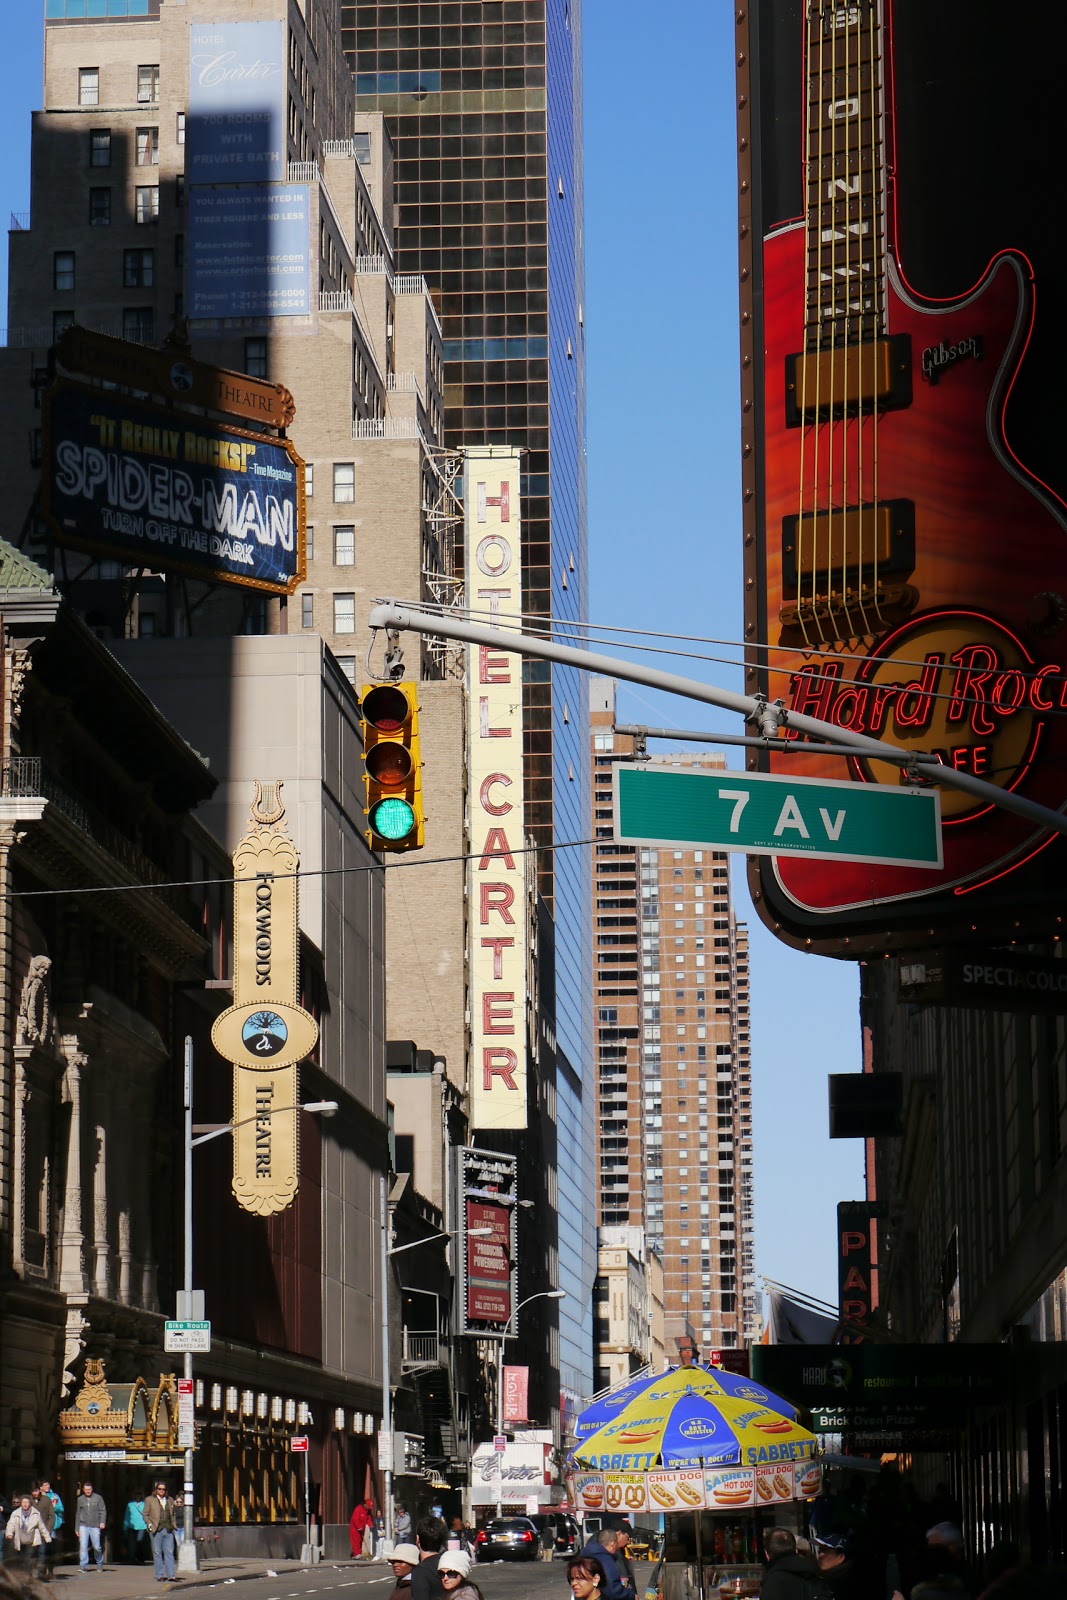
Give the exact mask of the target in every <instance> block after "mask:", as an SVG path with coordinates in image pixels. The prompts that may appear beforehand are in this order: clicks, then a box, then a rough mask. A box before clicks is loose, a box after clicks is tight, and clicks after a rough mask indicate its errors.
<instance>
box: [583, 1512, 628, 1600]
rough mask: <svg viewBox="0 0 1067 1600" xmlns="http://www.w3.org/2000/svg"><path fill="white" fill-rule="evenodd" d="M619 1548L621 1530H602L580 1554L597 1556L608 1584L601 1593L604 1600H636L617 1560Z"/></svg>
mask: <svg viewBox="0 0 1067 1600" xmlns="http://www.w3.org/2000/svg"><path fill="white" fill-rule="evenodd" d="M618 1547H619V1530H618V1529H617V1528H601V1529H600V1530H599V1532H598V1533H596V1534H594V1535H593V1537H592V1538H591V1539H590V1540H589V1542H588V1544H587V1545H586V1547H585V1549H584V1550H582V1551H581V1552H580V1554H581V1555H583V1556H595V1557H596V1559H597V1560H598V1561H599V1562H600V1565H601V1566H602V1567H603V1568H604V1571H605V1573H606V1575H607V1580H608V1581H607V1583H606V1585H605V1586H604V1588H603V1589H602V1590H601V1591H600V1593H601V1595H602V1596H603V1600H634V1592H633V1590H632V1589H630V1588H627V1586H626V1584H625V1583H624V1581H623V1577H622V1573H621V1572H620V1571H619V1564H618V1562H617V1561H616V1560H615V1552H616V1550H617V1549H618Z"/></svg>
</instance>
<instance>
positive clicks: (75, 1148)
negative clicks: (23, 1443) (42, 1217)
mask: <svg viewBox="0 0 1067 1600" xmlns="http://www.w3.org/2000/svg"><path fill="white" fill-rule="evenodd" d="M63 1055H64V1058H65V1060H66V1063H67V1069H66V1072H65V1073H64V1074H63V1103H64V1105H69V1106H70V1129H69V1134H68V1138H67V1170H66V1175H65V1180H64V1185H63V1232H62V1234H61V1235H60V1240H59V1287H60V1289H61V1290H62V1291H63V1292H64V1293H66V1294H84V1292H85V1290H86V1287H87V1285H86V1282H85V1239H84V1236H83V1234H82V1174H81V1141H82V1126H81V1103H82V1094H81V1085H82V1073H83V1072H84V1070H85V1068H86V1067H87V1066H88V1064H89V1060H88V1057H87V1056H85V1055H83V1054H82V1052H81V1051H80V1050H79V1048H78V1037H77V1035H76V1034H64V1036H63ZM79 1348H80V1347H79ZM67 1365H68V1366H69V1365H70V1362H69V1361H68V1363H67Z"/></svg>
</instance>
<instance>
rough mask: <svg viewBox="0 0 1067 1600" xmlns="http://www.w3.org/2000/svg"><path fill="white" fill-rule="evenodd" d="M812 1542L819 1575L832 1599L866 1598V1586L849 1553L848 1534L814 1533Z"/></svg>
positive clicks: (865, 1599) (850, 1599)
mask: <svg viewBox="0 0 1067 1600" xmlns="http://www.w3.org/2000/svg"><path fill="white" fill-rule="evenodd" d="M814 1544H815V1559H816V1560H817V1561H818V1563H819V1576H820V1577H821V1578H822V1580H823V1582H824V1583H825V1584H826V1585H827V1587H828V1588H829V1589H830V1591H831V1594H832V1596H833V1600H867V1594H866V1586H865V1585H864V1583H863V1581H862V1579H861V1577H860V1573H859V1570H858V1568H857V1566H856V1563H855V1561H854V1560H853V1559H852V1555H851V1553H850V1540H849V1536H848V1535H847V1534H844V1533H823V1534H816V1535H815V1540H814Z"/></svg>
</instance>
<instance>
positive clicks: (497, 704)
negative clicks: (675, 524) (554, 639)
mask: <svg viewBox="0 0 1067 1600" xmlns="http://www.w3.org/2000/svg"><path fill="white" fill-rule="evenodd" d="M464 500H465V516H464V532H465V540H466V583H467V604H468V605H469V606H470V607H471V608H472V609H473V610H475V611H479V612H482V613H483V614H484V613H488V615H489V617H490V619H491V621H492V624H493V625H494V626H496V625H497V623H498V619H499V623H500V624H501V625H503V626H504V627H514V626H516V625H517V619H518V617H519V615H520V614H521V611H522V563H521V559H520V544H519V538H520V522H519V453H518V451H517V450H511V449H508V448H504V447H500V446H493V445H489V446H483V447H474V448H471V449H469V450H467V452H466V460H465V467H464ZM467 688H468V694H467V745H468V763H469V783H468V795H469V802H468V803H469V823H470V841H471V844H470V849H471V869H470V871H471V881H470V897H469V902H468V926H469V935H468V937H469V942H470V963H469V970H470V1012H471V1057H470V1125H471V1127H472V1128H484V1129H490V1128H525V1127H526V955H527V950H526V945H527V911H526V857H525V855H524V854H523V853H522V851H523V846H524V844H525V842H526V841H525V826H524V807H523V774H522V661H521V658H520V657H519V656H515V655H508V654H505V653H504V652H502V651H499V650H495V649H493V648H492V647H490V646H488V645H479V646H477V647H476V646H474V645H471V646H470V647H469V648H468V651H467Z"/></svg>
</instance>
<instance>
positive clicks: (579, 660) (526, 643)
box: [369, 600, 1067, 835]
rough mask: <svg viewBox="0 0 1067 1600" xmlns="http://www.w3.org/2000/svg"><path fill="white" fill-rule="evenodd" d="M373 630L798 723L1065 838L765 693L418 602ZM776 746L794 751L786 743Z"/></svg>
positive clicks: (989, 796) (377, 621) (986, 786)
mask: <svg viewBox="0 0 1067 1600" xmlns="http://www.w3.org/2000/svg"><path fill="white" fill-rule="evenodd" d="M369 621H370V626H371V628H372V629H374V630H377V629H379V628H386V629H394V630H396V631H398V632H401V633H403V632H409V633H419V634H431V635H433V636H435V637H437V638H440V639H458V640H460V642H461V643H463V644H484V645H489V646H490V647H491V648H493V649H496V650H505V651H510V653H511V654H512V655H517V656H533V657H536V658H538V659H540V660H542V661H558V662H559V664H560V665H561V666H565V667H576V668H577V669H578V671H579V672H594V673H596V674H597V675H598V676H600V677H605V678H622V679H624V680H626V681H627V682H629V683H640V684H642V685H643V686H644V687H645V688H648V689H662V690H664V691H665V692H666V693H667V694H677V695H681V696H682V697H683V698H685V699H687V700H699V701H702V702H703V703H704V704H705V705H709V706H718V707H720V709H721V710H723V711H734V712H737V713H738V715H740V716H742V717H744V718H745V720H746V722H750V723H753V724H755V726H756V727H757V728H758V729H759V730H760V732H761V733H762V734H764V735H767V736H768V738H770V737H773V734H774V733H776V732H777V731H778V730H779V729H781V728H792V729H794V730H795V731H796V732H797V733H806V734H808V735H810V736H811V737H812V738H815V739H822V740H827V741H829V742H830V743H831V744H835V745H843V746H847V748H848V751H849V754H854V755H857V756H866V757H867V759H868V760H873V761H892V762H895V763H897V764H898V765H899V766H901V767H904V768H911V769H912V770H916V769H919V768H921V769H922V772H923V776H924V778H925V779H927V780H928V781H934V780H935V779H936V782H937V783H941V784H945V785H946V786H947V787H949V788H952V789H962V790H963V791H964V792H965V793H967V794H973V795H974V796H975V797H976V798H977V799H979V800H984V801H985V802H986V804H987V805H995V806H999V807H1000V808H1001V810H1003V811H1013V812H1015V813H1016V815H1017V816H1020V817H1025V818H1026V819H1027V821H1028V822H1036V823H1039V824H1040V825H1041V827H1043V828H1051V829H1053V830H1054V831H1055V832H1056V833H1062V834H1064V835H1067V816H1065V815H1064V813H1063V812H1062V811H1053V810H1052V809H1051V808H1050V807H1049V806H1041V805H1038V804H1037V803H1036V802H1035V801H1033V800H1027V799H1026V798H1025V796H1023V795H1019V794H1013V793H1012V792H1011V791H1010V790H1008V789H998V788H997V786H996V784H994V783H987V782H986V781H985V779H984V778H975V777H973V776H972V774H971V773H969V772H957V771H956V769H955V768H954V767H947V766H945V765H944V764H943V763H942V762H940V761H938V759H937V757H936V756H935V755H932V754H930V753H928V752H926V751H916V750H900V749H898V748H897V747H896V746H894V745H887V744H882V743H881V742H880V741H879V740H877V739H869V738H868V737H867V736H866V734H862V733H855V732H854V731H853V730H852V729H851V728H837V727H835V726H834V724H833V723H832V722H823V721H822V719H821V718H819V717H809V716H807V715H805V714H804V713H803V712H799V711H788V710H787V709H786V708H785V706H784V705H782V704H781V703H780V702H779V703H777V704H775V705H771V704H770V703H769V702H768V701H767V699H766V697H765V696H763V695H749V694H736V693H735V692H734V691H733V690H732V689H720V688H718V687H717V686H716V685H715V684H708V683H701V682H700V681H699V679H697V678H683V677H680V676H679V675H678V674H677V673H674V672H660V671H659V670H658V669H657V668H655V667H643V666H638V665H636V664H635V663H634V662H632V661H624V660H623V659H622V658H621V657H619V656H605V655H600V654H598V653H597V652H596V651H594V650H578V649H576V648H575V647H574V646H573V645H566V644H555V643H554V642H553V641H552V640H551V639H545V638H542V637H541V635H540V634H535V633H523V632H521V631H519V630H518V629H512V628H486V627H484V626H483V625H482V624H481V623H477V622H467V621H465V620H464V619H462V618H460V617H455V616H450V615H449V616H444V615H441V614H440V613H438V612H430V611H422V610H420V609H419V608H418V607H417V606H412V605H401V604H399V603H398V602H396V601H393V600H389V601H382V602H380V603H379V604H378V605H376V606H374V607H373V609H372V610H371V614H370V618H369ZM776 748H781V749H782V750H788V749H789V748H791V747H790V745H788V744H787V743H786V742H785V741H782V743H781V746H780V747H779V746H778V745H776Z"/></svg>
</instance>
